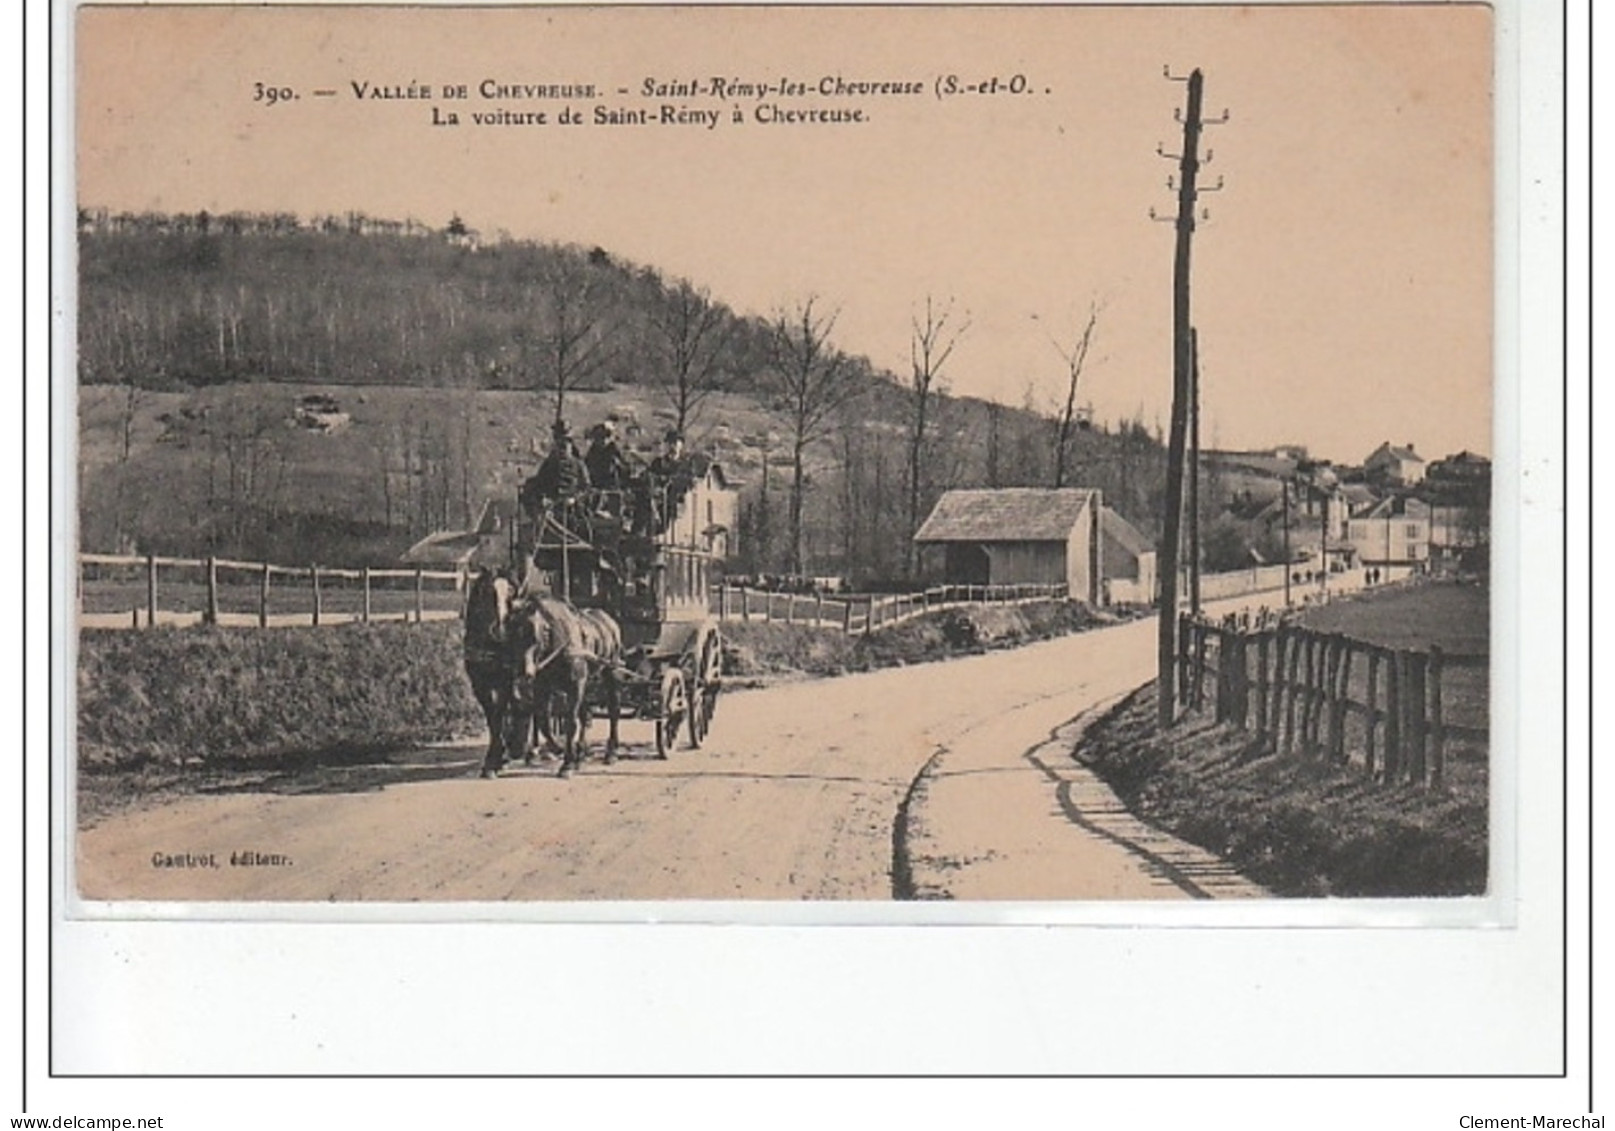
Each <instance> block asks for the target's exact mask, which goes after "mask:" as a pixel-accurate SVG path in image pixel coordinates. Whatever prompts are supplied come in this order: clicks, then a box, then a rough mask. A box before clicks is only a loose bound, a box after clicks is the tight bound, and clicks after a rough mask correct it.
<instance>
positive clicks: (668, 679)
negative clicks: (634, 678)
mask: <svg viewBox="0 0 1615 1131" xmlns="http://www.w3.org/2000/svg"><path fill="white" fill-rule="evenodd" d="M659 702H660V705H661V712H660V713H659V714H658V715H657V716H656V756H657V757H658V758H666V757H667V755H668V752H669V751H671V750H672V749H673V742H674V740H675V739H677V738H678V733H679V727H681V726H683V725H684V715H685V713H686V712H687V711H688V710H689V696H688V695H686V694H685V688H684V673H683V672H682V671H680V670H679V669H678V668H668V669H667V670H666V671H664V672H663V673H662V692H661V697H660V700H659Z"/></svg>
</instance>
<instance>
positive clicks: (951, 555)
mask: <svg viewBox="0 0 1615 1131" xmlns="http://www.w3.org/2000/svg"><path fill="white" fill-rule="evenodd" d="M945 568H946V570H947V575H948V584H950V585H991V584H992V575H993V567H992V559H991V558H989V557H988V556H987V548H986V547H985V546H982V545H981V544H980V543H977V542H949V543H948V555H947V562H946V566H945Z"/></svg>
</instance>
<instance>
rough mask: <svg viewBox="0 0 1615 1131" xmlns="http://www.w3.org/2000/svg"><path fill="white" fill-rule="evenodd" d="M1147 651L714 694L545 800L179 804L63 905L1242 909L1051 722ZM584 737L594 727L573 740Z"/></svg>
mask: <svg viewBox="0 0 1615 1131" xmlns="http://www.w3.org/2000/svg"><path fill="white" fill-rule="evenodd" d="M1154 648H1155V624H1154V621H1153V620H1146V621H1137V622H1133V623H1130V624H1124V625H1118V626H1114V627H1110V628H1105V629H1101V630H1096V631H1092V632H1088V633H1084V634H1079V635H1076V636H1068V637H1063V638H1060V639H1057V640H1051V641H1046V642H1042V643H1038V644H1032V645H1028V646H1026V647H1022V648H1017V649H1013V650H1008V651H1003V652H994V653H990V654H987V655H982V656H973V657H968V658H964V659H958V660H953V661H947V662H940V663H930V664H922V665H915V666H912V667H907V668H894V669H888V670H884V671H879V672H872V673H867V674H860V675H853V676H845V677H841V678H836V679H824V680H811V681H802V682H799V683H791V684H787V685H784V686H778V687H773V688H769V689H766V690H751V691H738V692H730V693H725V695H724V697H723V699H722V701H721V702H720V706H719V711H718V715H717V718H716V720H715V723H714V729H713V733H712V734H711V736H710V737H709V739H708V742H707V745H706V746H705V747H704V748H703V749H702V750H699V751H690V750H685V749H680V750H678V751H677V752H676V753H674V755H673V756H672V757H671V758H670V759H669V760H667V761H657V760H656V759H655V758H654V757H653V756H652V754H651V751H650V737H651V736H650V731H649V727H648V725H647V724H642V723H641V724H627V725H625V727H624V737H625V739H626V740H627V741H628V743H629V744H630V745H629V748H628V749H627V751H626V753H627V757H625V758H624V759H622V760H620V761H618V762H617V763H616V764H614V765H612V766H610V767H607V766H604V765H602V764H601V763H599V762H598V761H594V762H591V763H589V764H588V765H587V766H586V767H585V768H584V770H583V771H582V772H581V773H580V774H578V775H577V776H575V777H573V778H572V779H570V780H568V781H562V780H558V779H557V778H555V777H554V776H553V770H551V769H549V768H535V769H532V770H525V769H522V768H517V769H515V770H513V771H511V772H509V773H507V775H506V776H503V777H501V778H499V779H497V780H494V781H483V780H480V779H478V778H477V777H475V776H474V761H473V758H474V753H475V751H474V750H473V748H471V747H467V748H466V761H465V763H464V766H463V772H461V770H460V768H459V767H454V768H452V776H440V777H438V778H436V780H417V781H410V782H401V783H398V784H390V785H386V786H385V787H382V788H372V789H365V790H350V791H346V792H343V791H331V792H322V793H314V794H308V793H304V794H292V793H269V792H249V791H243V792H237V793H233V794H224V795H210V796H192V797H188V798H185V799H183V800H180V801H177V802H174V803H172V804H168V805H163V806H159V807H154V808H150V809H147V810H143V811H138V812H133V813H128V814H124V815H121V816H118V817H114V818H110V819H107V820H105V821H103V822H102V823H100V824H97V825H96V826H94V827H93V828H89V829H85V830H82V831H81V832H80V833H79V835H78V838H77V845H76V854H75V859H76V879H77V883H78V887H79V893H80V894H81V895H82V896H83V897H85V898H87V899H93V900H94V899H115V900H123V899H142V900H176V899H182V900H232V901H233V900H270V901H285V900H296V901H339V902H341V901H361V900H365V901H368V900H384V901H449V900H492V901H500V900H600V899H624V900H664V899H697V900H751V899H772V900H890V899H893V898H912V897H920V898H925V897H943V898H947V897H952V898H965V899H1026V898H1035V899H1068V900H1079V899H1095V898H1100V899H1158V898H1191V897H1196V896H1202V895H1222V894H1236V895H1254V894H1261V893H1260V892H1259V891H1258V890H1256V889H1254V888H1250V887H1248V886H1247V885H1243V884H1242V882H1241V881H1239V880H1238V878H1237V877H1232V876H1230V875H1227V874H1225V873H1223V872H1220V871H1219V868H1218V865H1217V864H1216V862H1215V861H1214V860H1212V861H1208V860H1205V859H1203V858H1201V857H1197V856H1195V855H1194V854H1193V851H1192V850H1188V849H1187V846H1183V845H1181V843H1180V842H1170V838H1162V837H1160V834H1153V833H1151V832H1150V830H1147V829H1145V828H1144V827H1143V826H1141V825H1137V824H1136V823H1134V824H1133V825H1130V826H1129V825H1125V824H1118V822H1119V821H1121V819H1122V818H1123V817H1125V814H1122V813H1120V807H1119V806H1117V805H1116V804H1115V799H1114V797H1112V796H1111V795H1110V794H1109V792H1108V791H1107V790H1105V789H1104V788H1103V786H1100V785H1098V784H1097V783H1096V782H1094V781H1092V780H1091V779H1090V778H1087V776H1086V775H1085V774H1084V772H1083V771H1081V770H1080V768H1079V767H1076V766H1075V764H1074V763H1072V762H1071V760H1070V758H1069V757H1068V756H1067V755H1066V753H1065V752H1066V751H1067V750H1069V740H1070V738H1071V734H1070V732H1069V731H1062V729H1061V728H1063V727H1065V726H1066V725H1067V724H1068V723H1069V722H1070V720H1073V719H1076V718H1078V717H1079V716H1082V715H1083V714H1084V712H1089V711H1091V709H1093V708H1094V707H1095V706H1096V705H1099V704H1102V703H1104V702H1107V701H1109V700H1112V699H1114V698H1115V697H1116V696H1118V695H1120V694H1122V693H1125V692H1126V691H1128V690H1130V689H1132V688H1134V687H1136V686H1138V685H1139V684H1141V683H1143V682H1144V681H1146V680H1147V679H1149V678H1150V677H1151V675H1152V673H1153V668H1154ZM602 731H603V728H602V727H601V726H600V725H599V724H596V727H595V729H594V731H593V732H592V733H593V736H594V737H595V738H596V739H597V740H598V739H600V738H601V737H602ZM597 744H598V742H597ZM1084 807H1085V808H1084ZM1152 838H1153V839H1152ZM1174 853H1176V854H1177V855H1176V856H1174ZM232 859H234V861H235V862H234V863H232ZM1174 859H1175V860H1176V861H1177V862H1176V863H1174V862H1173V861H1174ZM1196 874H1198V875H1199V876H1200V877H1201V879H1202V880H1206V881H1207V882H1205V883H1200V882H1197V881H1196V880H1194V879H1193V876H1194V875H1196ZM1185 879H1187V880H1188V883H1184V882H1180V881H1183V880H1185Z"/></svg>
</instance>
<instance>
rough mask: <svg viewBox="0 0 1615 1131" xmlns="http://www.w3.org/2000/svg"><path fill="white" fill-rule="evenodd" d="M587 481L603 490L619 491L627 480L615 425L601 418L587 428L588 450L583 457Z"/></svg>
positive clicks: (626, 470)
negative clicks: (587, 471) (598, 421)
mask: <svg viewBox="0 0 1615 1131" xmlns="http://www.w3.org/2000/svg"><path fill="white" fill-rule="evenodd" d="M583 462H584V465H585V466H586V467H587V468H588V469H589V483H590V485H591V486H594V487H598V488H600V489H601V490H603V491H620V490H622V488H623V487H624V486H626V485H627V482H628V465H627V462H626V461H625V460H624V459H623V454H622V449H621V448H619V447H618V446H617V426H616V425H615V424H613V423H612V422H611V421H609V420H602V421H601V422H600V423H599V424H596V425H595V426H594V427H593V428H591V429H589V451H588V454H586V455H585V456H584V457H583Z"/></svg>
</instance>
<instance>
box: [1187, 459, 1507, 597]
mask: <svg viewBox="0 0 1615 1131" xmlns="http://www.w3.org/2000/svg"><path fill="white" fill-rule="evenodd" d="M1201 475H1202V487H1201V490H1202V492H1207V493H1208V494H1209V495H1210V498H1211V502H1212V506H1213V508H1215V515H1214V517H1213V518H1212V519H1211V521H1213V522H1218V521H1220V522H1224V523H1226V524H1228V525H1229V526H1230V527H1231V528H1233V529H1235V530H1237V531H1238V532H1239V534H1240V535H1241V536H1242V537H1243V539H1244V541H1245V543H1246V544H1247V545H1249V546H1251V547H1258V548H1265V551H1264V550H1262V549H1258V550H1257V554H1258V556H1259V557H1260V558H1261V559H1262V560H1264V561H1281V560H1283V556H1284V551H1283V547H1284V546H1285V545H1287V546H1288V549H1289V553H1290V560H1291V561H1294V562H1305V563H1312V566H1311V568H1324V567H1323V566H1321V565H1318V564H1317V563H1322V562H1325V561H1327V563H1328V565H1327V568H1328V570H1329V571H1330V572H1334V573H1339V572H1342V571H1344V570H1347V569H1359V568H1361V569H1371V570H1377V571H1378V575H1377V576H1378V577H1379V579H1380V580H1393V579H1395V578H1397V577H1405V576H1408V575H1410V574H1413V573H1424V572H1431V571H1440V572H1465V573H1480V572H1484V571H1485V569H1486V548H1487V546H1488V544H1489V542H1490V527H1491V461H1490V460H1488V459H1486V458H1485V457H1484V456H1480V455H1477V454H1476V453H1474V452H1469V451H1463V452H1459V453H1457V454H1455V455H1450V456H1447V457H1445V458H1443V459H1438V460H1435V461H1433V462H1427V461H1426V460H1425V459H1424V457H1423V456H1421V455H1420V454H1419V453H1418V451H1417V449H1416V448H1415V446H1414V445H1413V444H1412V443H1411V442H1409V443H1405V444H1393V443H1391V442H1389V441H1387V442H1385V443H1382V444H1380V445H1379V446H1378V447H1377V448H1375V449H1374V450H1373V451H1372V452H1370V453H1369V454H1368V455H1367V456H1366V457H1365V458H1364V460H1363V462H1362V464H1361V465H1359V466H1356V467H1350V466H1339V465H1333V464H1330V463H1328V462H1326V461H1316V460H1312V459H1309V458H1308V457H1307V455H1306V450H1305V449H1304V448H1297V447H1295V446H1293V445H1292V446H1285V447H1279V448H1273V449H1269V450H1266V451H1257V452H1228V451H1208V452H1206V453H1204V454H1203V456H1202V471H1201ZM1203 521H1204V519H1203ZM1238 564H1240V563H1233V562H1228V563H1222V562H1219V563H1214V565H1216V566H1222V567H1223V568H1234V567H1237V565H1238Z"/></svg>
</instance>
